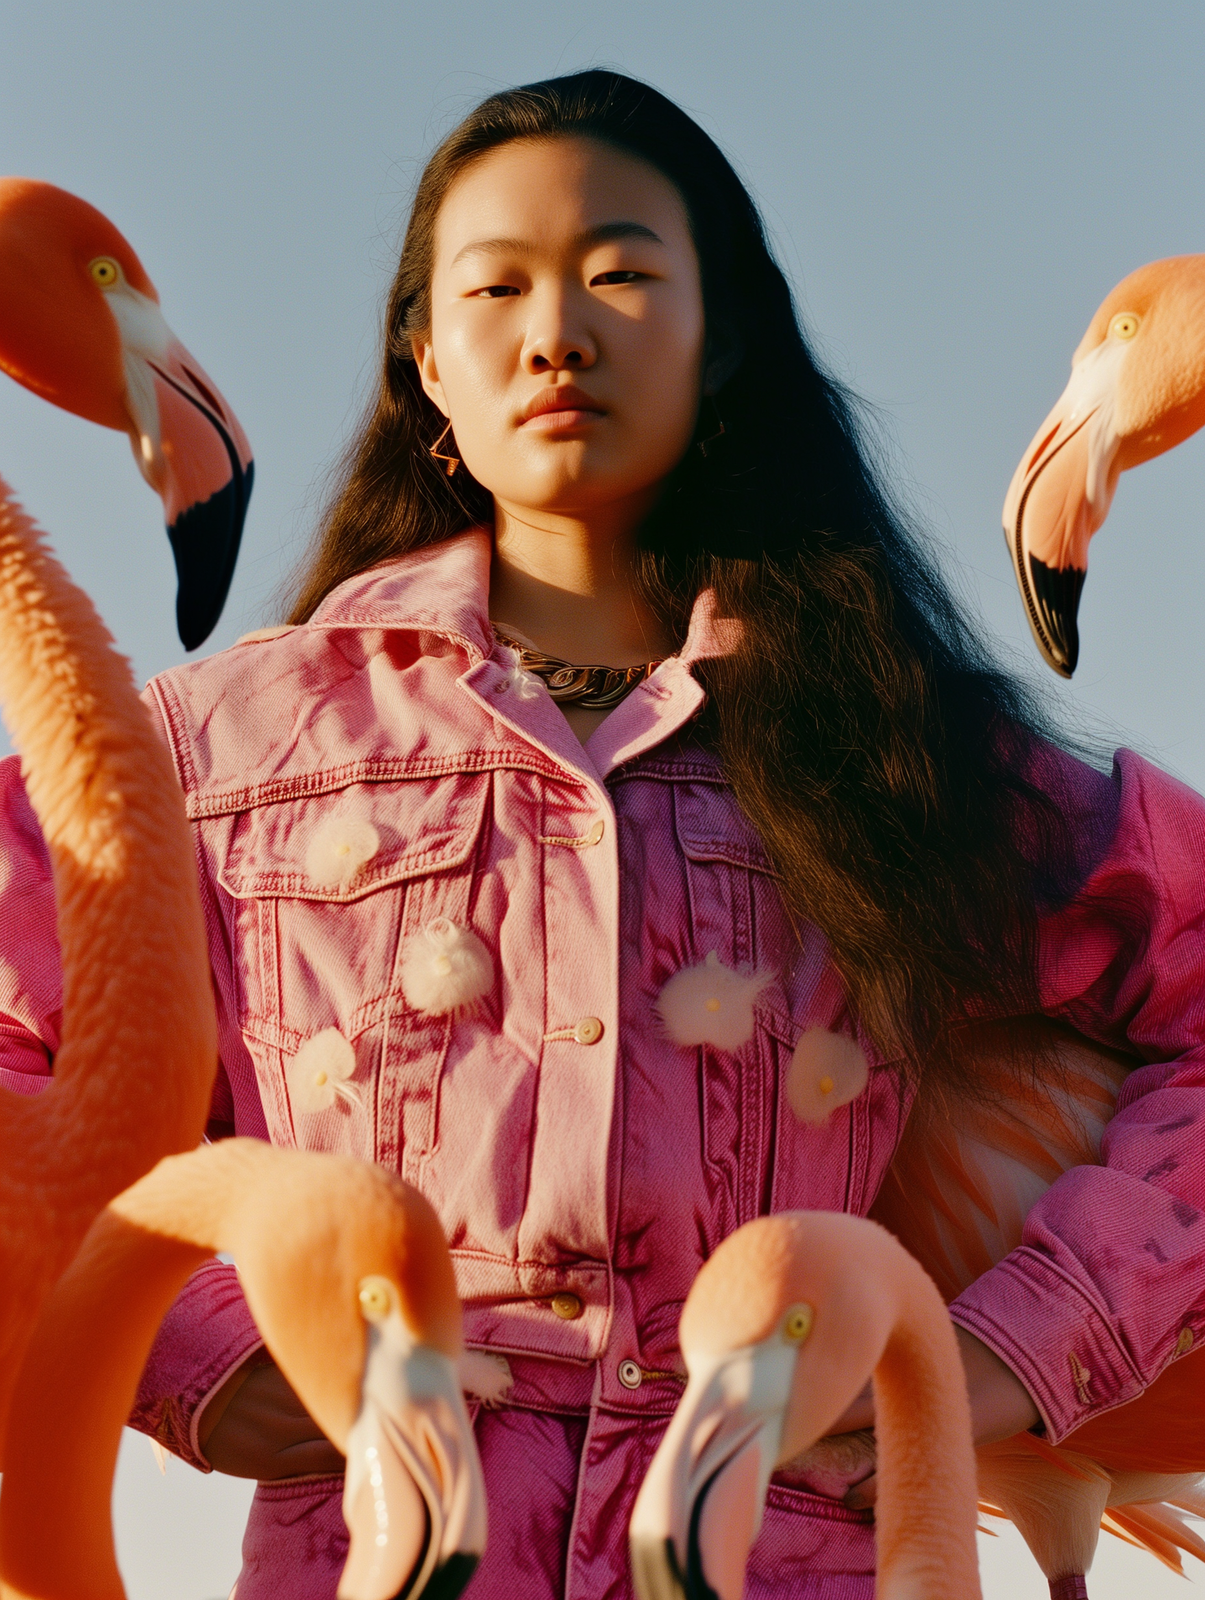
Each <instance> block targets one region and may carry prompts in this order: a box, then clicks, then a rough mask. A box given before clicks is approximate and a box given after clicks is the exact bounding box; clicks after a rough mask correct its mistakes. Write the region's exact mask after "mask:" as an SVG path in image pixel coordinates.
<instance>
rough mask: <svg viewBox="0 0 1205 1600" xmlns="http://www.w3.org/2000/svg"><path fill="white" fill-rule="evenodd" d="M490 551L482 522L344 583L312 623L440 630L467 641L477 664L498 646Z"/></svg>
mask: <svg viewBox="0 0 1205 1600" xmlns="http://www.w3.org/2000/svg"><path fill="white" fill-rule="evenodd" d="M490 554H491V541H490V536H489V534H488V533H487V532H486V531H485V530H484V529H482V528H474V529H471V530H470V531H469V532H468V533H458V534H456V535H455V536H454V537H453V538H451V539H444V540H442V541H441V542H440V543H439V544H433V545H428V546H427V547H426V548H425V549H422V550H413V551H411V553H410V554H409V555H405V556H402V557H400V558H399V559H398V560H397V561H390V562H388V563H386V564H385V565H384V566H380V567H372V568H371V569H370V570H369V571H368V572H360V573H357V574H356V576H355V577H354V578H349V579H348V580H347V582H346V583H341V584H340V585H339V587H338V588H337V589H334V590H332V592H331V593H330V594H328V595H327V597H326V599H325V600H324V601H323V602H322V604H321V605H320V606H319V607H318V609H317V611H315V612H314V615H313V616H312V617H311V618H310V621H309V626H310V627H311V628H351V629H360V628H371V629H375V628H384V629H398V630H401V631H405V632H415V633H438V634H441V635H442V636H443V637H444V638H447V639H451V640H452V641H453V642H454V643H456V644H459V645H461V646H462V647H463V648H464V649H465V650H466V651H467V652H468V655H469V659H470V661H471V662H472V664H473V665H474V666H475V665H476V664H477V663H478V662H479V661H483V660H484V659H485V658H486V657H487V656H488V655H490V654H492V652H493V649H494V638H493V634H492V633H491V632H490V621H489V592H490Z"/></svg>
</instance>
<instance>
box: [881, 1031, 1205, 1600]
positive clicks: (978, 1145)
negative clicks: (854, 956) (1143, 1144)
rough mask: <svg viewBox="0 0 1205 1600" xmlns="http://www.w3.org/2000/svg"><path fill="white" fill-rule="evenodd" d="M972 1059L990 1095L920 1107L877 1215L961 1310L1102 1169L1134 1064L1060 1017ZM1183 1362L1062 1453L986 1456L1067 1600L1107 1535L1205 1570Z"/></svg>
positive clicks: (921, 1102) (1193, 1385) (1201, 1500)
mask: <svg viewBox="0 0 1205 1600" xmlns="http://www.w3.org/2000/svg"><path fill="white" fill-rule="evenodd" d="M1042 1048H1045V1049H1047V1050H1049V1051H1051V1052H1053V1053H1054V1054H1055V1055H1056V1056H1057V1059H1058V1062H1059V1066H1060V1074H1059V1077H1058V1080H1057V1085H1058V1086H1057V1087H1056V1088H1051V1087H1050V1086H1048V1085H1043V1086H1042V1087H1041V1088H1040V1089H1039V1087H1038V1086H1037V1085H1035V1084H1034V1082H1033V1081H1032V1079H1031V1078H1030V1077H1029V1076H1028V1075H1027V1074H1026V1073H1025V1072H1024V1071H1020V1070H1018V1065H1017V1064H1018V1063H1023V1062H1024V1061H1025V1060H1026V1059H1027V1057H1029V1056H1031V1055H1032V1054H1033V1052H1034V1051H1035V1050H1039V1049H1042ZM959 1049H960V1051H961V1052H962V1054H963V1057H964V1059H965V1060H966V1061H967V1063H968V1065H970V1064H973V1065H974V1069H975V1075H976V1078H977V1080H978V1081H979V1082H980V1083H981V1085H982V1086H983V1098H982V1100H981V1101H980V1102H979V1103H976V1104H967V1103H959V1104H951V1103H950V1102H949V1101H948V1099H945V1098H943V1099H942V1100H941V1102H940V1103H937V1102H936V1101H931V1100H930V1098H929V1097H927V1096H925V1095H924V1092H923V1090H922V1094H921V1097H920V1098H919V1099H918V1101H917V1103H916V1105H915V1106H914V1107H913V1111H912V1114H911V1116H910V1118H909V1122H908V1125H907V1127H906V1129H905V1132H904V1136H903V1139H902V1140H901V1143H900V1147H899V1149H898V1151H897V1152H896V1155H895V1158H894V1160H893V1161H892V1164H891V1167H890V1168H889V1169H888V1172H887V1176H886V1178H885V1180H884V1183H883V1187H882V1189H881V1190H880V1192H879V1195H878V1197H877V1199H876V1200H875V1203H874V1206H873V1207H872V1208H871V1215H872V1216H873V1217H875V1218H876V1219H877V1220H878V1221H880V1222H882V1223H883V1224H884V1225H885V1226H886V1227H887V1228H889V1229H890V1230H891V1232H892V1233H893V1234H895V1235H896V1237H897V1238H899V1239H900V1240H901V1241H902V1242H903V1244H904V1245H905V1246H906V1247H907V1249H908V1250H909V1252H910V1253H911V1254H912V1255H914V1256H915V1257H916V1259H917V1260H918V1261H919V1262H920V1263H921V1264H922V1266H923V1267H924V1268H925V1270H926V1272H928V1273H929V1275H930V1276H931V1277H932V1278H933V1280H934V1282H935V1283H936V1284H937V1286H938V1288H939V1289H940V1291H941V1293H942V1295H943V1297H944V1298H945V1299H946V1300H953V1299H954V1298H955V1296H956V1295H958V1294H959V1293H960V1292H961V1291H962V1290H963V1289H964V1288H966V1286H967V1285H968V1284H970V1283H971V1282H973V1281H974V1279H975V1278H977V1277H979V1276H980V1275H981V1274H982V1273H984V1272H986V1271H987V1270H988V1268H989V1267H991V1266H992V1265H993V1264H994V1263H995V1262H997V1261H999V1260H1000V1259H1001V1258H1002V1257H1003V1256H1005V1255H1007V1254H1008V1253H1009V1251H1011V1250H1012V1249H1014V1248H1015V1247H1016V1246H1017V1245H1018V1244H1019V1243H1020V1242H1021V1227H1022V1224H1023V1222H1024V1220H1025V1215H1026V1212H1027V1211H1028V1209H1029V1207H1030V1206H1031V1205H1032V1204H1033V1202H1034V1201H1035V1200H1036V1199H1037V1197H1038V1196H1039V1195H1040V1194H1041V1193H1042V1192H1043V1191H1044V1190H1045V1189H1047V1188H1049V1186H1050V1185H1051V1183H1053V1182H1054V1180H1055V1179H1056V1178H1057V1177H1058V1176H1059V1175H1060V1173H1062V1172H1065V1171H1066V1170H1067V1169H1068V1168H1069V1167H1073V1166H1085V1165H1096V1164H1097V1163H1098V1162H1099V1160H1100V1138H1101V1135H1102V1133H1103V1132H1104V1128H1105V1125H1106V1124H1107V1122H1108V1120H1109V1118H1110V1117H1111V1116H1112V1114H1113V1108H1114V1105H1115V1103H1116V1099H1117V1093H1118V1091H1119V1089H1120V1088H1121V1085H1122V1083H1123V1082H1124V1081H1125V1077H1126V1075H1127V1072H1128V1071H1129V1070H1130V1068H1131V1067H1132V1066H1133V1062H1132V1061H1131V1060H1130V1059H1129V1058H1127V1057H1125V1056H1122V1055H1120V1054H1118V1053H1117V1052H1115V1051H1112V1050H1108V1049H1106V1048H1105V1047H1104V1046H1102V1045H1098V1044H1096V1043H1094V1042H1093V1041H1091V1040H1088V1039H1085V1038H1083V1037H1082V1036H1081V1035H1079V1034H1077V1033H1075V1032H1074V1031H1073V1030H1072V1029H1070V1028H1068V1027H1065V1026H1061V1025H1059V1024H1056V1023H1053V1022H1049V1021H1047V1020H1046V1019H1044V1018H1032V1019H1029V1020H1028V1021H1026V1020H1023V1019H1013V1020H1012V1021H1009V1022H1000V1023H983V1024H978V1025H975V1026H972V1027H968V1028H966V1029H964V1030H963V1032H962V1033H961V1034H960V1039H959ZM1178 1355H1179V1359H1178V1360H1174V1361H1173V1362H1172V1363H1171V1365H1170V1366H1168V1367H1167V1368H1165V1369H1164V1371H1163V1372H1162V1373H1161V1374H1160V1376H1159V1377H1158V1378H1157V1379H1156V1381H1155V1382H1154V1383H1153V1384H1152V1385H1151V1386H1150V1388H1149V1389H1147V1391H1146V1392H1145V1394H1143V1395H1141V1396H1140V1397H1139V1398H1138V1399H1137V1400H1132V1401H1130V1402H1129V1404H1127V1405H1123V1406H1118V1407H1116V1408H1115V1409H1114V1410H1112V1411H1107V1412H1105V1413H1103V1414H1102V1415H1100V1416H1098V1417H1095V1418H1093V1419H1092V1420H1091V1421H1090V1422H1087V1423H1085V1424H1084V1425H1083V1426H1081V1427H1080V1428H1077V1429H1076V1430H1075V1432H1074V1433H1072V1434H1070V1435H1069V1436H1068V1437H1067V1438H1066V1439H1065V1440H1064V1441H1063V1443H1062V1445H1059V1446H1053V1445H1050V1444H1048V1443H1047V1442H1046V1441H1045V1440H1043V1439H1039V1438H1035V1437H1034V1436H1033V1435H1031V1434H1019V1435H1018V1436H1017V1437H1016V1438H1015V1439H1006V1440H1002V1441H1001V1442H1000V1443H998V1444H991V1445H984V1446H980V1448H979V1450H978V1452H977V1456H978V1467H979V1484H980V1493H981V1496H982V1500H983V1503H984V1507H985V1509H986V1510H990V1511H994V1512H996V1513H999V1514H1003V1515H1005V1516H1007V1517H1009V1518H1010V1519H1011V1520H1012V1521H1013V1522H1014V1523H1016V1525H1017V1527H1018V1528H1019V1529H1020V1531H1021V1533H1022V1534H1023V1536H1024V1537H1025V1540H1026V1542H1027V1543H1028V1545H1029V1547H1030V1549H1031V1551H1032V1552H1033V1555H1034V1558H1035V1560H1036V1561H1037V1562H1038V1565H1039V1566H1040V1567H1041V1569H1042V1571H1043V1573H1044V1574H1045V1576H1046V1578H1047V1580H1048V1582H1049V1584H1050V1590H1051V1594H1052V1596H1053V1597H1054V1600H1079V1597H1083V1596H1086V1595H1087V1592H1088V1591H1087V1579H1086V1574H1087V1572H1088V1570H1089V1568H1090V1567H1091V1565H1092V1560H1093V1557H1094V1555H1095V1552H1096V1546H1097V1542H1098V1540H1099V1537H1100V1530H1101V1528H1102V1526H1103V1527H1104V1528H1105V1529H1106V1530H1107V1531H1109V1532H1110V1533H1113V1534H1115V1535H1117V1536H1118V1537H1120V1538H1122V1539H1125V1540H1127V1541H1128V1542H1130V1543H1133V1544H1137V1545H1139V1546H1141V1547H1142V1548H1144V1549H1146V1550H1148V1551H1150V1552H1151V1554H1153V1555H1155V1556H1156V1557H1158V1559H1159V1560H1161V1561H1163V1562H1164V1563H1165V1564H1166V1565H1167V1566H1169V1567H1171V1568H1172V1569H1173V1570H1174V1571H1180V1570H1181V1562H1180V1554H1179V1552H1180V1551H1181V1550H1184V1551H1188V1552H1190V1553H1191V1554H1193V1555H1195V1556H1199V1557H1201V1558H1203V1559H1205V1542H1203V1541H1202V1540H1201V1539H1200V1537H1199V1536H1198V1535H1197V1534H1196V1533H1195V1532H1193V1530H1192V1529H1191V1528H1190V1527H1189V1526H1188V1525H1187V1522H1186V1519H1185V1517H1184V1515H1183V1513H1184V1512H1194V1513H1196V1514H1197V1515H1201V1514H1203V1513H1205V1496H1203V1495H1202V1493H1201V1489H1200V1484H1199V1480H1200V1477H1201V1474H1202V1473H1203V1472H1205V1351H1202V1350H1193V1348H1192V1338H1191V1334H1186V1335H1182V1336H1181V1343H1180V1349H1179V1351H1178Z"/></svg>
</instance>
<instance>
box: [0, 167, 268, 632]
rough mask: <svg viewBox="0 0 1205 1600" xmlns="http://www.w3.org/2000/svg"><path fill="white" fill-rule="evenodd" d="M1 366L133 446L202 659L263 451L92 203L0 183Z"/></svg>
mask: <svg viewBox="0 0 1205 1600" xmlns="http://www.w3.org/2000/svg"><path fill="white" fill-rule="evenodd" d="M0 368H3V370H4V371H5V372H7V373H9V375H10V376H11V377H13V378H15V379H16V380H17V382H18V383H21V384H24V385H25V387H26V388H28V389H32V390H33V391H34V393H35V394H40V395H42V396H43V398H45V399H47V400H50V401H52V402H53V404H55V405H57V406H61V407H62V408H63V409H64V410H66V411H72V412H75V413H76V414H77V415H79V416H81V417H87V418H89V419H90V420H91V421H93V422H98V423H100V424H101V425H102V426H103V427H106V428H117V429H119V430H120V431H121V432H123V433H127V434H128V435H129V437H130V442H131V445H132V446H133V450H134V458H135V460H136V461H137V463H138V467H139V470H140V471H141V473H142V475H143V477H144V478H145V479H146V481H147V482H148V483H149V484H150V485H151V487H152V488H153V489H155V490H157V491H158V493H159V494H160V496H161V497H162V499H163V503H164V509H165V513H166V517H167V534H168V538H169V539H170V541H171V546H172V553H173V555H174V556H175V561H176V573H177V577H178V580H179V587H178V592H177V596H176V624H177V627H178V629H179V633H180V639H181V642H182V643H183V644H184V646H185V648H186V649H188V650H195V649H196V648H197V646H198V645H200V644H202V643H203V642H204V640H205V639H207V638H208V637H209V635H210V633H211V632H212V631H213V629H214V626H215V625H216V623H217V620H218V617H219V616H220V615H221V612H222V606H223V605H224V604H225V600H226V594H227V591H228V590H229V588H230V581H231V578H232V577H233V575H234V564H235V561H236V559H237V557H238V548H239V540H240V538H241V537H242V530H243V521H244V518H245V516H246V512H247V501H248V498H249V496H250V494H251V482H252V476H253V464H252V460H251V448H250V446H249V445H248V443H247V439H246V436H245V434H244V433H243V430H242V428H241V427H240V426H239V423H238V419H237V418H236V417H235V415H234V413H233V412H232V411H231V409H230V407H229V406H228V405H227V404H226V402H225V401H224V400H223V399H222V396H221V394H220V393H219V392H218V389H217V387H216V385H215V384H214V383H213V381H212V380H211V379H210V378H209V377H208V376H207V375H206V374H205V372H204V371H203V370H202V368H201V367H200V366H199V365H198V363H197V362H196V361H195V360H194V359H193V357H192V356H191V355H190V354H189V353H188V351H187V350H186V349H185V348H184V346H183V345H182V344H181V343H180V341H179V340H178V339H177V338H176V336H175V334H174V333H173V332H172V331H171V329H170V328H169V327H168V325H167V323H166V321H165V320H164V317H163V313H162V311H161V310H160V309H159V296H158V294H157V293H156V292H155V286H154V285H153V284H152V282H151V280H150V279H149V278H148V277H147V275H146V272H145V271H144V269H143V266H142V263H141V262H140V261H139V259H138V257H137V256H136V255H135V254H134V251H133V250H132V248H131V247H130V245H129V243H128V242H127V241H126V240H125V239H124V238H123V237H122V235H121V234H120V233H119V232H118V231H117V229H116V228H115V227H114V226H113V224H112V223H111V222H110V221H109V219H108V218H107V217H105V216H103V215H102V214H101V212H99V211H97V210H96V209H95V208H94V207H93V206H90V205H88V204H87V202H86V201H84V200H79V199H77V198H76V197H75V195H71V194H67V193H66V191H64V190H62V189H56V188H55V187H54V185H53V184H49V183H38V182H35V181H33V180H32V179H29V178H0Z"/></svg>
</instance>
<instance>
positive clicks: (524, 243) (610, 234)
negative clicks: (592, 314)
mask: <svg viewBox="0 0 1205 1600" xmlns="http://www.w3.org/2000/svg"><path fill="white" fill-rule="evenodd" d="M612 239H651V240H652V242H653V243H654V244H664V243H665V241H664V239H662V237H661V235H660V234H659V233H654V232H653V230H652V228H648V227H646V226H645V225H644V223H643V222H626V221H618V222H600V223H599V224H598V225H597V227H593V228H587V229H586V230H585V232H584V233H579V234H577V235H576V237H575V238H574V240H573V243H574V244H575V245H577V246H578V247H579V248H580V247H583V246H586V247H588V246H590V245H594V244H609V243H610V241H611V240H612ZM535 250H536V246H535V245H534V244H533V243H532V241H531V240H530V239H504V238H499V239H472V240H470V241H469V243H468V244H465V245H461V247H460V249H459V250H458V251H457V252H456V254H455V255H454V256H453V257H452V260H451V262H450V263H449V264H450V265H451V266H453V267H454V266H455V265H456V263H457V262H458V261H463V260H465V258H466V257H468V256H480V255H525V256H529V255H533V254H534V253H535Z"/></svg>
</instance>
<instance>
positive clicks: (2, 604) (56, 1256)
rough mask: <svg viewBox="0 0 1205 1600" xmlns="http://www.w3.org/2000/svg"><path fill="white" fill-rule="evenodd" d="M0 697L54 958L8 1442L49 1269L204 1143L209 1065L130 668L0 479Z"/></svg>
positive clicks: (5, 1377) (27, 1109)
mask: <svg viewBox="0 0 1205 1600" xmlns="http://www.w3.org/2000/svg"><path fill="white" fill-rule="evenodd" d="M0 704H2V705H3V707H4V712H5V718H6V721H7V723H8V727H9V731H10V733H11V734H12V736H13V740H14V742H15V744H16V745H17V747H18V748H19V749H20V751H21V753H22V763H23V769H24V774H25V781H26V788H27V791H28V794H29V798H30V802H31V803H32V805H33V809H34V812H35V814H36V815H37V818H38V821H39V823H40V824H41V827H42V832H43V835H44V837H45V840H46V844H47V847H48V850H49V854H50V861H51V868H52V871H53V875H54V885H55V896H56V901H57V905H58V931H59V943H60V946H61V950H62V962H63V1023H62V1044H61V1048H60V1050H59V1052H58V1055H57V1057H56V1060H55V1072H54V1078H53V1081H52V1082H51V1083H50V1084H49V1085H48V1087H47V1088H46V1089H45V1091H44V1092H43V1093H42V1094H39V1095H35V1096H24V1095H18V1094H14V1093H12V1092H11V1091H10V1090H7V1089H5V1090H2V1091H0V1445H2V1441H3V1438H4V1419H5V1417H6V1415H7V1411H8V1404H9V1400H10V1398H11V1394H12V1387H13V1382H14V1379H15V1376H16V1371H17V1368H18V1367H19V1365H20V1362H21V1357H22V1354H23V1352H24V1350H25V1347H26V1345H27V1343H28V1340H29V1337H30V1333H31V1331H32V1328H33V1325H34V1323H35V1321H36V1320H37V1316H38V1313H39V1310H40V1308H41V1305H42V1303H43V1301H44V1300H45V1298H46V1296H47V1294H48V1293H49V1290H50V1288H51V1286H52V1284H53V1283H54V1281H55V1279H56V1278H57V1277H58V1276H59V1275H60V1273H61V1272H62V1271H63V1269H64V1268H65V1267H66V1266H67V1264H68V1262H69V1261H70V1260H71V1257H72V1256H73V1255H74V1254H75V1252H76V1250H77V1248H78V1247H79V1245H80V1242H81V1241H82V1239H83V1237H84V1235H85V1233H86V1232H87V1230H88V1228H89V1226H90V1225H91V1223H92V1220H93V1218H94V1217H95V1216H96V1215H97V1213H98V1212H99V1211H100V1210H101V1209H102V1208H103V1207H104V1206H105V1205H106V1204H107V1203H108V1202H109V1201H110V1200H111V1199H112V1198H113V1196H114V1195H115V1194H117V1193H119V1192H120V1191H121V1190H122V1189H124V1188H126V1186H127V1185H129V1184H130V1183H133V1182H134V1180H135V1179H137V1178H139V1177H141V1176H142V1174H143V1173H144V1172H146V1171H147V1170H148V1169H149V1168H150V1167H152V1166H153V1165H154V1164H155V1162H156V1161H158V1160H159V1159H160V1157H162V1156H164V1155H168V1154H171V1153H173V1152H177V1151H183V1150H188V1149H191V1148H192V1147H194V1146H195V1145H197V1144H198V1143H199V1142H200V1140H201V1137H202V1134H203V1132H204V1128H205V1120H206V1117H207V1115H208V1110H209V1097H210V1093H211V1090H212V1086H213V1079H214V1074H215V1071H216V1068H217V1033H216V1024H215V1020H214V1010H213V997H212V993H211V989H210V982H209V958H208V951H207V945H206V939H205V930H204V924H203V921H202V915H201V905H200V896H199V893H198V890H197V881H196V868H195V864H194V858H193V846H192V840H191V837H190V834H189V829H188V824H187V822H186V820H185V816H184V803H183V799H182V797H181V794H180V789H179V785H178V784H177V782H176V776H175V772H174V771H173V769H172V765H171V760H170V758H169V756H168V753H167V750H166V748H165V747H164V745H163V743H162V742H161V740H159V739H158V738H157V737H156V735H155V732H154V730H153V728H152V726H151V723H150V719H149V718H148V717H147V714H146V710H145V708H144V706H143V705H142V703H141V701H140V700H139V698H138V695H137V692H136V690H135V688H134V683H133V679H132V677H131V674H130V669H129V665H128V663H127V662H125V661H124V660H122V658H121V657H120V656H118V655H117V653H116V651H115V650H114V649H113V646H112V641H111V639H110V637H109V635H108V633H107V632H106V631H105V628H104V625H103V624H102V623H101V621H100V619H99V617H98V616H97V615H96V612H95V611H94V610H93V608H92V605H91V602H90V601H89V600H88V599H87V597H86V596H85V595H84V594H83V593H81V591H80V590H79V589H77V588H76V587H75V585H74V584H73V583H72V582H71V581H70V579H69V578H68V577H67V575H66V573H65V572H64V571H63V569H62V567H61V566H60V565H59V564H58V562H57V561H55V560H54V558H53V557H52V556H51V555H50V554H49V552H48V551H47V549H46V547H45V545H44V542H43V541H42V539H41V537H40V536H39V534H38V532H37V530H36V529H35V528H34V526H33V523H32V522H31V520H30V519H29V518H28V517H27V516H26V515H25V513H24V512H23V511H22V510H21V508H20V506H19V505H18V504H17V502H16V500H15V499H14V497H13V495H12V493H11V491H10V490H9V489H8V487H7V485H5V484H4V483H3V482H2V481H0ZM2 1465H3V1452H2V1448H0V1466H2Z"/></svg>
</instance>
